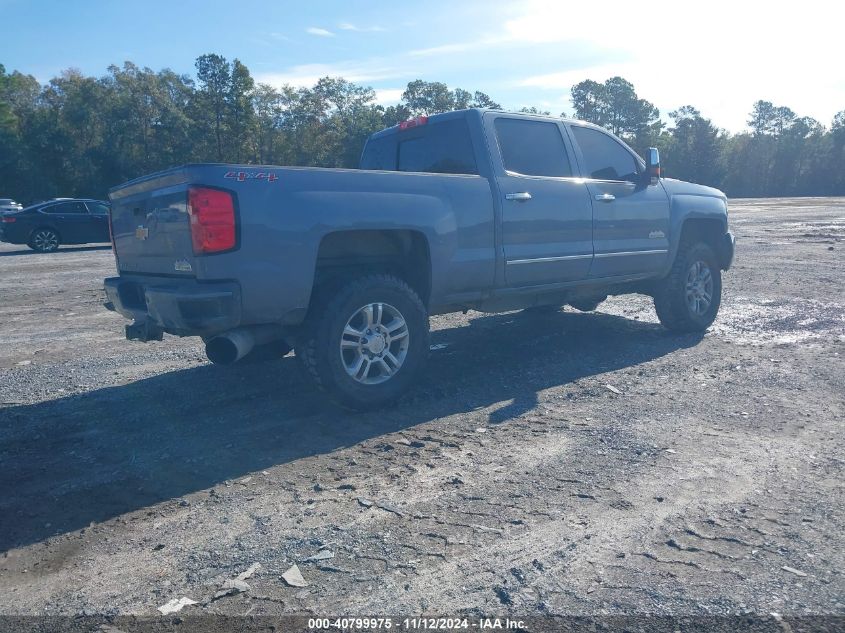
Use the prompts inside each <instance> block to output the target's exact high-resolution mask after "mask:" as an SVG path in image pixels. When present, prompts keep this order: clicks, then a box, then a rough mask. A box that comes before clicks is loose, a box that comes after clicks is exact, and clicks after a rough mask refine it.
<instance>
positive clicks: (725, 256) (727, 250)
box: [718, 231, 736, 270]
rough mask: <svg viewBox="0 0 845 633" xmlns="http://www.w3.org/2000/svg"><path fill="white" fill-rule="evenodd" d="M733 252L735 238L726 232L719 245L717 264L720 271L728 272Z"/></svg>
mask: <svg viewBox="0 0 845 633" xmlns="http://www.w3.org/2000/svg"><path fill="white" fill-rule="evenodd" d="M735 250H736V236H735V235H734V234H733V233H731V232H730V231H728V232H727V233H725V234H724V235H723V236H722V241H721V242H720V244H719V253H718V255H719V264H720V265H721V267H722V270H728V269H729V268H730V267H731V264H733V261H734V251H735Z"/></svg>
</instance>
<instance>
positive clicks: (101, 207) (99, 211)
mask: <svg viewBox="0 0 845 633" xmlns="http://www.w3.org/2000/svg"><path fill="white" fill-rule="evenodd" d="M85 206H87V207H88V212H89V213H90V214H91V230H90V232H89V233H88V235H86V236H85V240H84V241H85V242H108V241H109V240H110V239H111V238H110V237H109V208H108V206H107V205H105V204H104V203H102V202H96V201H91V200H89V201H88V202H86V203H85Z"/></svg>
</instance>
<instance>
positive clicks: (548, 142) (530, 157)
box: [485, 112, 593, 287]
mask: <svg viewBox="0 0 845 633" xmlns="http://www.w3.org/2000/svg"><path fill="white" fill-rule="evenodd" d="M485 119H486V123H487V124H486V125H485V128H486V129H487V133H488V135H490V138H489V139H488V141H489V142H488V145H489V146H490V147H491V148H496V149H495V150H494V151H493V154H494V157H493V164H494V172H495V177H496V183H497V189H498V195H499V196H500V203H501V209H502V212H501V214H502V231H501V233H502V249H503V255H504V260H505V282H506V285H507V286H510V287H515V286H536V285H547V284H554V283H558V282H565V281H574V280H579V279H584V278H586V277H587V276H588V274H589V269H590V263H591V262H592V259H593V239H592V231H593V228H592V220H593V217H592V216H593V211H592V207H591V205H590V196H589V192H588V191H587V187H586V185H585V184H584V182H583V181H581V180H580V179H578V178H575V177H573V176H574V174H573V161H572V160H571V146H570V144H569V141H568V138H567V137H566V135H565V133H564V130H563V128H562V127H561V125H560V124H559V123H557V122H555V121H548V120H541V119H530V118H526V117H512V116H507V115H505V114H498V113H495V112H488V113H486V114H485Z"/></svg>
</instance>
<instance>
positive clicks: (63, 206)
mask: <svg viewBox="0 0 845 633" xmlns="http://www.w3.org/2000/svg"><path fill="white" fill-rule="evenodd" d="M42 211H44V213H88V209H86V208H85V205H84V204H83V203H82V202H60V203H59V204H53V205H50V206H49V207H44V208H43V209H42Z"/></svg>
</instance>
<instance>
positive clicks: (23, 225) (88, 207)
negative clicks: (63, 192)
mask: <svg viewBox="0 0 845 633" xmlns="http://www.w3.org/2000/svg"><path fill="white" fill-rule="evenodd" d="M108 241H110V238H109V205H108V203H107V202H102V201H100V200H87V199H62V200H49V201H47V202H41V203H39V204H34V205H32V206H31V207H27V208H26V209H23V210H22V211H18V212H16V213H9V214H7V215H4V216H2V217H0V242H8V243H10V244H26V245H27V246H29V247H30V248H31V249H33V250H36V251H39V252H41V253H49V252H52V251H54V250H56V249H57V248H59V245H60V244H88V243H94V242H108Z"/></svg>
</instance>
